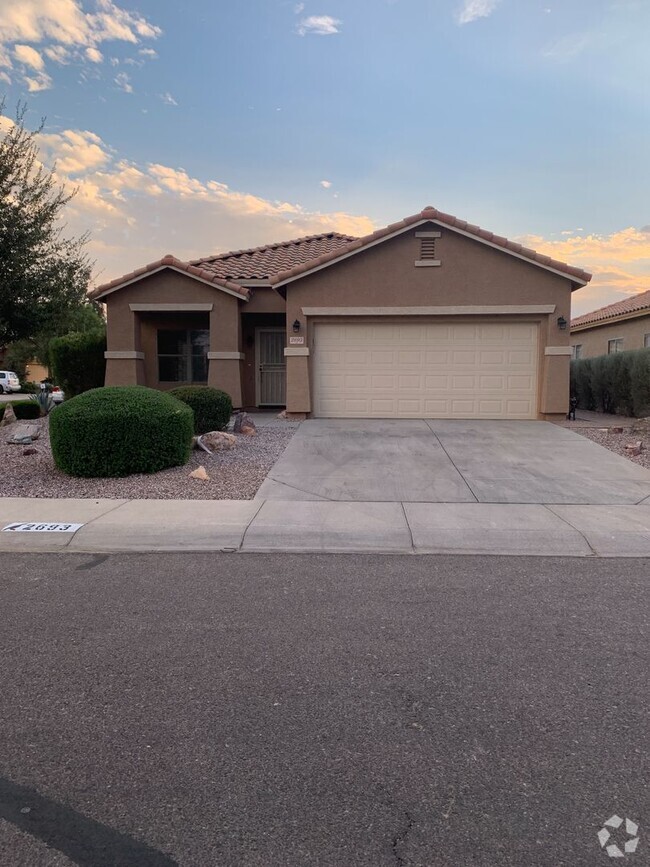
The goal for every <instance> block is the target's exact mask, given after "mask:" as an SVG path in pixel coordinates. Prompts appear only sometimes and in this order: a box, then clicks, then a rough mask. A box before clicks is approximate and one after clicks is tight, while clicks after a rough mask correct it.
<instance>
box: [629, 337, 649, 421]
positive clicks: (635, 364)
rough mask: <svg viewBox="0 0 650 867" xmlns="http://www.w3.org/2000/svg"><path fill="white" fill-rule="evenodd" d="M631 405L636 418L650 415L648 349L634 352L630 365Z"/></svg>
mask: <svg viewBox="0 0 650 867" xmlns="http://www.w3.org/2000/svg"><path fill="white" fill-rule="evenodd" d="M630 380H631V385H630V392H631V394H632V407H633V409H634V415H635V416H636V417H637V418H642V417H643V416H646V415H650V349H640V350H639V351H638V352H635V353H634V357H633V359H632V364H631V367H630Z"/></svg>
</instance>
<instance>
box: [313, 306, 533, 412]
mask: <svg viewBox="0 0 650 867" xmlns="http://www.w3.org/2000/svg"><path fill="white" fill-rule="evenodd" d="M312 347H313V354H314V358H313V395H314V399H313V415H314V416H317V417H322V418H452V419H453V418H456V419H461V418H467V419H475V418H484V419H532V418H536V417H537V364H538V325H537V323H535V322H516V321H510V322H494V321H492V322H489V321H481V320H474V321H468V322H459V321H455V322H433V321H429V322H426V321H418V322H415V321H413V320H410V321H405V320H402V321H398V322H396V321H390V322H386V321H376V320H374V321H371V320H363V321H350V320H347V321H340V322H320V323H316V324H315V326H314V338H313V341H312Z"/></svg>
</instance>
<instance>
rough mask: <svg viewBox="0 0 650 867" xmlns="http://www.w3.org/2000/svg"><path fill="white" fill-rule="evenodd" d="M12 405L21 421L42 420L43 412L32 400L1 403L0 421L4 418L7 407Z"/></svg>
mask: <svg viewBox="0 0 650 867" xmlns="http://www.w3.org/2000/svg"><path fill="white" fill-rule="evenodd" d="M9 404H11V405H12V407H13V410H14V413H15V414H16V418H17V419H18V420H19V421H20V420H23V421H25V420H26V419H33V418H40V416H41V410H40V407H39V406H38V404H37V403H34V401H32V400H10V401H8V402H7V403H0V421H2V419H3V418H4V414H5V409H6V407H7V406H8V405H9Z"/></svg>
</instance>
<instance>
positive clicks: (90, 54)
mask: <svg viewBox="0 0 650 867" xmlns="http://www.w3.org/2000/svg"><path fill="white" fill-rule="evenodd" d="M85 53H86V57H87V58H88V60H90V62H91V63H101V62H102V61H103V59H104V55H103V54H102V53H101V51H100V50H99V48H95V47H94V46H91V47H90V48H86V52H85Z"/></svg>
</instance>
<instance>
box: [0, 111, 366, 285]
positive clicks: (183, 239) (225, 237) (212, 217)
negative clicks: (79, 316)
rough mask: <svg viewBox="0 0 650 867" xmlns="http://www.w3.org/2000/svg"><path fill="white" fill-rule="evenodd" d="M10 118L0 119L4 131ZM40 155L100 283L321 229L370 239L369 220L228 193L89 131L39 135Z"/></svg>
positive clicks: (240, 192)
mask: <svg viewBox="0 0 650 867" xmlns="http://www.w3.org/2000/svg"><path fill="white" fill-rule="evenodd" d="M12 124H13V121H11V120H10V119H9V118H7V117H4V116H0V135H1V134H2V130H6V129H8V128H10V127H11V125H12ZM39 146H40V148H41V152H40V153H41V158H42V159H43V161H44V162H45V164H46V165H48V166H52V165H53V164H54V162H55V161H56V178H57V180H58V181H59V182H61V183H65V184H66V185H67V186H68V188H76V189H77V195H76V196H75V197H74V198H73V199H72V201H71V202H70V203H69V204H68V205H67V206H66V224H67V226H68V230H69V231H70V233H74V234H81V233H83V232H86V231H88V230H89V231H90V234H91V242H90V244H89V253H90V255H91V256H92V257H94V258H95V259H96V260H97V271H96V276H97V281H98V282H103V281H104V280H107V279H109V278H112V277H117V276H119V275H121V274H125V273H127V272H128V271H131V270H133V269H134V268H137V267H140V266H141V265H143V264H146V263H147V262H151V261H154V260H155V259H159V258H160V257H161V256H162V255H163V254H164V253H166V252H169V251H171V252H173V253H175V254H176V255H178V256H180V257H181V258H185V259H191V258H198V257H199V256H204V255H207V254H209V253H213V252H220V251H222V252H225V251H226V250H235V249H241V248H243V247H253V246H255V245H257V244H265V243H270V242H273V241H283V240H289V239H291V238H297V237H300V236H302V235H312V234H318V233H321V232H334V231H336V232H343V233H345V234H349V235H357V236H359V235H367V234H369V233H370V232H372V231H373V230H374V229H375V228H376V226H375V224H374V223H373V221H372V220H370V219H369V218H368V217H366V216H358V215H354V214H348V213H345V212H343V211H335V212H331V213H321V212H318V211H309V210H307V209H305V208H304V207H303V206H301V205H300V204H298V203H295V202H287V201H283V200H271V199H266V198H263V197H262V196H258V195H255V194H254V193H251V192H248V191H243V190H233V189H231V188H230V187H229V186H228V184H226V183H223V181H221V180H217V179H205V178H197V177H194V176H192V174H190V173H189V172H188V171H186V170H185V169H183V168H180V167H174V166H167V165H164V164H162V163H157V162H151V163H147V164H137V163H135V162H133V161H130V160H127V159H124V158H123V157H122V156H120V155H119V154H116V153H115V151H114V150H113V149H112V148H111V147H110V146H109V145H108V144H107V143H106V142H104V141H102V139H101V138H100V137H99V136H98V135H96V134H95V133H93V132H91V131H89V130H64V131H62V132H56V133H45V134H43V133H41V134H40V136H39Z"/></svg>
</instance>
